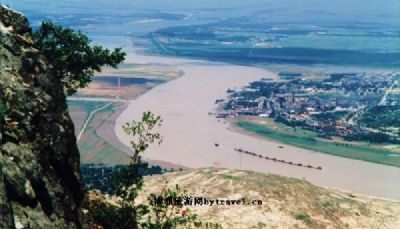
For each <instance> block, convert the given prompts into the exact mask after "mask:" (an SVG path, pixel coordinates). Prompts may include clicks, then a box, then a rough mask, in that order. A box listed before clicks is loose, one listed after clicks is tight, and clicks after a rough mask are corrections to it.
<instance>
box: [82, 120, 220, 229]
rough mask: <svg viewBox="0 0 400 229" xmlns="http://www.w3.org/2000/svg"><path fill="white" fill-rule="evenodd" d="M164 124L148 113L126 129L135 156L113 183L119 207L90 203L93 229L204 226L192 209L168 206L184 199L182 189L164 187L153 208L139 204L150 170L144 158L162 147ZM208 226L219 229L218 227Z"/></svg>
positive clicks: (152, 201)
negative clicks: (160, 129) (155, 145)
mask: <svg viewBox="0 0 400 229" xmlns="http://www.w3.org/2000/svg"><path fill="white" fill-rule="evenodd" d="M161 123H162V119H161V117H160V116H155V115H154V114H152V113H151V112H145V113H143V116H142V118H141V120H140V121H134V120H133V121H132V122H131V123H126V124H125V125H123V129H124V132H125V133H126V134H127V135H129V136H130V137H131V141H130V143H131V146H132V148H133V150H134V153H133V155H132V156H131V161H130V163H129V164H128V165H126V166H123V167H120V168H119V170H118V171H117V172H116V175H115V177H114V179H113V190H112V191H113V193H115V196H116V198H117V201H116V203H115V204H110V203H108V202H106V201H95V202H93V201H91V202H90V201H89V206H88V207H89V215H88V216H87V217H88V221H89V224H90V225H92V227H95V226H96V227H101V228H115V229H132V228H150V229H172V228H177V227H180V228H193V227H195V226H196V227H197V226H201V225H203V223H202V222H201V221H198V220H197V219H196V217H197V216H196V215H194V214H191V213H190V211H189V210H188V209H183V206H182V205H179V204H177V205H176V204H172V205H168V203H167V202H166V200H177V199H183V198H184V193H185V192H184V190H181V189H180V187H179V186H178V185H176V186H175V187H174V188H169V187H164V188H162V187H161V193H159V194H158V195H156V194H154V193H152V194H150V195H149V196H148V201H149V203H150V204H143V203H138V202H137V197H138V195H139V192H140V191H141V190H142V189H143V175H144V171H146V170H147V169H148V164H147V163H146V162H144V161H142V158H141V154H142V153H143V152H144V151H146V149H147V148H148V147H149V146H150V144H153V143H158V144H161V142H162V139H163V138H162V136H161V135H160V134H159V133H157V132H154V129H155V128H156V127H159V126H161ZM159 185H160V184H159ZM159 188H160V187H159ZM160 200H161V202H160ZM207 225H209V226H212V227H213V228H218V225H217V224H207ZM209 228H211V227H209Z"/></svg>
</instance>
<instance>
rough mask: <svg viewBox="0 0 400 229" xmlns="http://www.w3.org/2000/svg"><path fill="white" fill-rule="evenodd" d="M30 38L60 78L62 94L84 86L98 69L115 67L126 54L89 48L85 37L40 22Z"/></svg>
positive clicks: (72, 31) (48, 22)
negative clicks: (32, 38) (62, 88)
mask: <svg viewBox="0 0 400 229" xmlns="http://www.w3.org/2000/svg"><path fill="white" fill-rule="evenodd" d="M33 37H34V40H35V44H36V46H37V48H38V49H39V50H40V51H41V53H42V54H43V55H44V56H46V57H47V60H48V61H49V62H50V64H51V70H52V71H53V72H54V74H55V75H56V76H57V77H58V78H59V79H60V81H61V83H62V86H63V87H64V93H65V95H72V94H74V93H75V92H76V91H77V90H78V89H79V88H82V87H85V86H87V85H88V84H89V83H90V82H91V77H92V76H93V74H94V73H95V72H96V71H100V70H101V67H102V66H105V65H108V66H111V67H113V68H116V67H117V65H118V64H119V63H121V62H122V61H123V60H124V59H125V55H126V54H125V53H124V52H123V51H122V49H121V48H116V49H114V50H113V51H110V50H108V49H104V48H103V47H102V46H99V45H94V46H90V40H89V38H88V37H87V36H86V35H84V34H82V33H81V32H76V31H74V30H72V29H69V28H63V27H61V26H56V25H54V24H53V23H52V22H50V21H46V22H43V23H42V25H41V26H40V28H39V29H38V30H37V31H36V32H34V34H33Z"/></svg>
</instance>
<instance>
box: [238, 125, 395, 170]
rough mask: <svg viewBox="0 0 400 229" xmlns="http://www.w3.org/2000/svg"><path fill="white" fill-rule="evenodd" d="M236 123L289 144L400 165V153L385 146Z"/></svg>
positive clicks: (308, 132)
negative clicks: (330, 139) (354, 142)
mask: <svg viewBox="0 0 400 229" xmlns="http://www.w3.org/2000/svg"><path fill="white" fill-rule="evenodd" d="M236 124H237V125H238V126H239V127H241V128H242V129H244V130H246V131H249V132H253V133H256V134H258V135H260V136H262V137H265V138H269V139H272V140H276V141H279V142H282V143H285V144H288V145H293V146H297V147H301V148H305V149H310V150H315V151H318V152H321V153H327V154H331V155H335V156H341V157H347V158H352V159H357V160H363V161H369V162H373V163H379V164H384V165H390V166H396V167H400V154H396V153H394V152H392V151H390V150H385V149H383V148H378V147H372V146H371V145H369V144H368V143H365V144H357V145H356V144H351V143H347V142H346V143H344V142H332V141H324V140H321V139H318V138H317V134H316V133H313V132H311V131H307V130H303V129H300V128H297V130H294V129H293V128H291V127H287V128H285V131H276V130H275V129H272V128H271V127H270V126H268V125H264V124H258V123H254V122H250V121H237V122H236Z"/></svg>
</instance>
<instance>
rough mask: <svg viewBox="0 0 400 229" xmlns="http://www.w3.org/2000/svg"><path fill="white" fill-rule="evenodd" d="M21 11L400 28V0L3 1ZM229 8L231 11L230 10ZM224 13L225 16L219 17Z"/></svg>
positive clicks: (2, 0)
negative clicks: (201, 15) (257, 15)
mask: <svg viewBox="0 0 400 229" xmlns="http://www.w3.org/2000/svg"><path fill="white" fill-rule="evenodd" d="M0 1H1V2H2V3H3V4H9V5H10V6H11V7H12V8H14V9H17V10H19V11H23V12H24V11H42V12H53V13H57V12H60V11H62V12H65V13H77V12H83V11H84V12H85V13H107V12H111V11H112V13H111V14H115V13H116V12H118V13H121V14H126V13H132V12H135V11H136V12H137V11H140V10H156V11H163V12H182V13H192V12H199V11H200V12H204V11H208V12H210V11H213V12H214V14H215V15H214V16H221V17H223V16H225V15H224V14H228V13H231V15H227V16H229V17H231V16H232V15H233V16H243V15H247V16H249V15H252V14H251V12H264V11H265V16H266V17H268V16H270V17H271V18H272V20H273V19H276V20H283V21H287V20H292V21H295V20H299V21H313V20H322V21H326V20H328V21H330V22H331V21H332V20H336V19H337V20H341V21H349V22H351V21H367V22H374V21H376V22H385V23H390V24H399V25H400V1H399V0H191V1H190V0H0ZM227 9H229V10H227ZM219 14H221V15H219Z"/></svg>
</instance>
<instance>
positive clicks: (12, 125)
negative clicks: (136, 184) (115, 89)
mask: <svg viewBox="0 0 400 229" xmlns="http://www.w3.org/2000/svg"><path fill="white" fill-rule="evenodd" d="M75 142H76V139H75V136H74V127H73V123H72V121H71V119H70V117H69V114H68V110H67V104H66V100H65V96H64V93H63V89H62V87H61V84H60V79H58V78H56V77H55V76H54V74H52V72H51V71H50V70H49V63H48V61H47V60H46V59H45V58H44V57H43V56H42V55H41V54H40V53H39V51H38V50H37V49H36V48H35V44H34V42H33V37H32V30H31V28H30V26H29V23H28V20H27V19H26V18H25V17H24V16H23V15H22V14H20V13H17V12H15V11H12V10H9V9H8V8H6V7H3V6H1V5H0V228H81V222H80V205H81V202H82V199H83V196H84V193H83V190H82V188H81V185H80V177H79V176H80V175H79V167H78V166H79V151H78V148H77V146H76V144H75Z"/></svg>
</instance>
